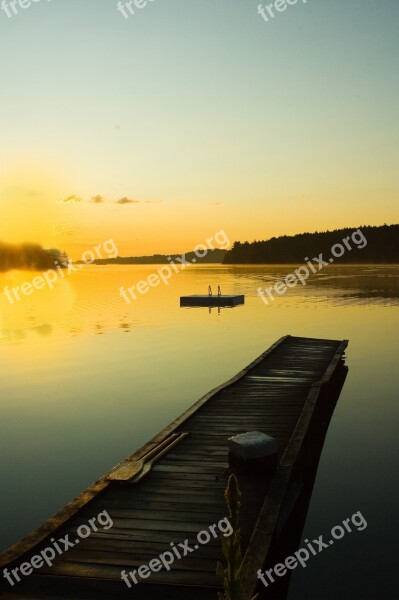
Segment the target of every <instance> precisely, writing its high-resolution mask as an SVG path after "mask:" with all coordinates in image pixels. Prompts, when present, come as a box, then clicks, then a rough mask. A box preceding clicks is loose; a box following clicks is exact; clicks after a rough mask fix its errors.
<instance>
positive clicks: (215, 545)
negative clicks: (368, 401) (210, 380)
mask: <svg viewBox="0 0 399 600" xmlns="http://www.w3.org/2000/svg"><path fill="white" fill-rule="evenodd" d="M347 343H348V342H347V341H346V340H343V341H337V340H325V339H313V338H302V337H292V336H285V337H283V338H281V339H280V340H279V341H277V342H276V343H275V344H273V345H272V346H271V347H270V348H269V349H268V350H266V352H264V353H263V354H261V355H260V356H259V357H258V358H257V359H256V360H254V361H253V362H252V363H251V364H250V365H248V366H247V367H246V368H245V369H243V370H242V371H240V372H239V373H237V374H236V375H235V376H234V377H232V378H231V379H230V380H229V381H227V382H226V383H224V384H222V385H220V386H219V387H217V388H215V389H214V390H212V391H211V392H209V393H208V394H206V395H205V396H203V397H202V398H201V399H200V400H198V402H196V403H195V404H194V405H193V406H192V407H191V408H189V409H188V410H187V411H186V412H185V413H184V414H182V415H181V416H180V417H178V418H177V419H176V420H175V421H173V422H172V423H171V424H170V425H168V426H167V427H166V428H165V429H164V430H163V431H162V432H161V433H160V434H159V435H157V436H156V437H154V438H153V439H152V440H151V441H149V442H148V443H147V444H145V445H144V446H143V447H141V448H140V449H138V450H137V451H136V452H134V453H133V454H132V455H131V456H130V457H128V458H127V459H125V460H124V461H123V462H122V463H121V464H120V465H117V466H116V467H115V468H114V469H112V470H111V471H110V472H109V473H106V474H105V475H104V476H103V477H101V478H100V479H99V480H98V481H97V482H95V483H94V484H93V485H91V486H90V487H89V488H87V489H86V490H85V491H84V492H83V493H82V494H81V495H80V496H78V497H77V498H76V499H75V500H73V501H72V502H71V503H69V504H68V505H67V506H66V507H65V508H63V509H62V510H61V511H60V512H59V513H58V514H57V515H55V516H54V517H53V518H51V519H49V521H47V523H45V524H44V525H43V526H41V527H39V529H37V530H36V531H34V532H33V533H31V534H30V535H28V536H27V537H26V538H24V539H23V540H21V541H20V542H18V543H17V544H15V545H14V546H12V547H11V548H10V549H9V550H7V551H6V552H3V553H2V554H1V555H0V569H4V568H6V567H7V568H8V569H12V568H15V567H16V566H18V565H20V564H21V563H22V562H25V561H29V560H30V558H31V557H32V556H34V555H37V554H39V553H40V551H41V550H42V549H44V548H46V547H47V546H49V545H51V542H50V539H51V538H55V539H59V538H62V537H64V536H65V535H67V534H69V535H70V536H71V539H72V538H73V536H75V537H76V531H77V528H78V527H79V526H80V525H86V524H88V523H89V519H91V518H93V517H96V515H98V514H99V513H101V512H102V511H104V510H106V511H107V512H108V514H109V515H110V517H111V518H112V520H113V527H112V528H110V529H107V530H98V531H97V532H93V533H92V534H91V536H90V537H88V538H87V539H84V540H83V539H82V540H80V543H79V545H76V546H75V547H74V548H71V549H70V550H69V551H68V552H65V553H64V554H63V555H62V556H59V557H58V559H57V560H56V562H55V563H54V565H53V566H52V567H51V568H50V567H47V566H46V567H43V568H41V569H40V570H36V571H34V573H33V574H32V575H30V576H28V577H23V578H22V581H21V583H18V584H16V585H15V586H14V587H11V586H10V585H9V584H8V583H7V582H6V581H5V580H4V579H2V581H1V583H0V598H1V599H2V600H3V599H4V600H13V599H14V600H15V599H19V600H39V599H42V600H45V599H51V600H56V599H57V600H67V599H69V600H74V599H81V600H83V599H94V598H96V599H97V600H110V599H111V598H118V599H125V598H126V599H127V598H136V599H140V600H168V599H173V600H183V599H184V600H186V599H187V598H190V600H210V599H214V598H216V597H217V594H216V592H217V591H221V581H220V579H219V578H218V577H217V576H216V574H215V568H216V562H217V561H218V560H222V553H221V544H220V540H218V539H212V540H211V541H210V542H209V543H208V544H206V545H203V546H200V547H199V548H198V550H196V552H195V553H191V554H190V555H189V556H186V557H184V558H182V559H181V560H176V561H175V563H174V564H173V565H172V566H171V570H170V571H166V570H161V571H159V572H157V573H152V574H151V576H150V577H149V578H148V579H145V580H141V581H140V583H139V584H138V585H135V586H134V588H133V589H129V588H128V587H127V586H126V585H125V583H124V582H123V581H122V580H121V571H122V570H126V571H127V572H129V571H131V570H133V569H137V568H138V567H139V566H140V565H143V564H148V563H149V562H150V561H151V560H152V559H154V558H157V557H158V556H159V555H160V554H161V553H162V552H165V551H166V550H168V549H170V543H171V542H174V543H175V544H178V543H179V542H183V541H184V540H185V539H187V538H188V539H189V540H190V545H193V544H195V540H196V536H197V534H198V533H199V532H200V531H202V530H205V529H207V528H208V527H209V526H210V525H212V524H214V523H217V522H218V520H220V519H222V518H224V517H225V516H226V514H227V513H226V506H225V500H224V494H223V493H224V489H225V487H226V483H227V477H228V475H229V472H231V467H230V465H229V459H228V441H227V440H228V438H229V437H231V436H235V435H239V434H241V433H245V432H249V431H260V432H264V433H266V434H267V435H269V436H272V437H273V438H274V439H275V440H276V442H277V448H278V461H277V467H276V470H275V471H274V473H273V474H272V475H270V476H265V475H264V474H262V473H259V474H258V475H257V476H254V475H253V474H251V473H246V472H242V471H240V472H238V473H237V478H238V482H239V487H240V489H241V492H242V510H241V532H242V550H243V557H244V558H243V563H244V564H243V573H244V582H243V583H244V598H243V600H250V598H251V597H252V595H253V593H254V592H255V591H256V589H257V586H258V584H259V581H258V579H257V570H258V569H260V568H264V567H265V565H267V564H268V563H269V564H270V561H271V560H272V559H274V558H275V556H280V555H281V553H282V554H283V556H284V552H288V551H292V550H293V549H295V547H296V544H297V543H299V540H300V535H301V530H302V526H303V523H304V520H305V517H306V511H307V507H308V504H309V500H310V497H311V490H312V487H313V482H314V478H315V474H316V470H317V463H318V460H319V457H320V453H321V449H322V447H323V442H324V437H325V434H326V431H327V425H328V423H329V420H330V418H331V415H332V412H333V410H334V406H335V403H336V401H337V399H338V397H339V393H340V390H341V388H342V385H343V382H344V380H345V376H346V371H347V368H346V367H345V365H344V352H345V348H346V346H347ZM99 443H101V441H100V440H99ZM146 465H147V467H146ZM148 465H149V468H148ZM143 473H144V474H143ZM279 553H280V554H279ZM287 555H288V553H287V554H285V556H287ZM285 581H288V578H287V577H286V578H285ZM275 585H276V587H275V588H274V589H273V593H277V589H278V587H277V586H278V585H279V584H277V583H276V584H275ZM284 585H286V584H284ZM284 593H285V592H284V590H282V592H281V594H282V595H281V598H283V597H284ZM273 597H277V596H273ZM279 597H280V596H279Z"/></svg>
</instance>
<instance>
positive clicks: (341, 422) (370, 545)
mask: <svg viewBox="0 0 399 600" xmlns="http://www.w3.org/2000/svg"><path fill="white" fill-rule="evenodd" d="M157 268H158V266H149V265H146V266H123V267H118V266H107V267H94V266H92V267H85V268H84V269H83V270H82V271H80V272H79V273H76V274H71V275H70V277H69V278H68V279H67V280H63V281H59V282H57V284H56V286H55V287H54V289H53V290H50V289H44V290H36V291H35V292H34V293H33V294H32V295H31V296H29V297H24V298H23V299H21V301H19V302H17V301H16V302H15V303H14V304H13V305H11V304H10V303H9V302H8V301H7V299H6V298H5V297H4V296H3V294H1V299H0V427H1V437H0V480H1V485H2V488H1V496H0V514H1V520H0V550H4V549H5V548H6V547H8V546H9V545H10V544H12V543H14V542H15V541H17V540H18V539H19V538H20V537H21V536H23V535H25V534H26V533H28V532H29V531H30V530H31V529H32V528H35V527H37V526H38V525H40V524H41V523H42V522H43V521H44V520H46V519H47V518H48V517H49V516H51V515H52V514H53V513H54V512H56V511H57V510H58V509H59V508H60V507H62V506H63V505H64V504H65V503H66V502H68V501H69V500H70V499H71V498H73V497H74V496H76V495H77V494H78V493H79V492H80V491H82V489H84V488H85V487H86V486H87V485H89V484H90V483H92V482H93V481H94V480H95V479H97V477H99V476H100V475H102V474H103V473H104V472H106V471H107V470H109V469H110V468H111V467H112V466H113V465H114V464H116V463H118V462H119V461H120V460H121V459H122V458H124V457H125V456H126V455H128V454H130V453H131V452H132V451H133V450H134V449H135V448H137V447H139V446H140V445H141V444H143V443H144V442H145V441H147V440H148V439H149V438H150V437H152V436H153V435H154V434H156V433H157V432H158V431H159V430H160V429H161V428H163V427H164V426H165V425H166V424H167V423H169V422H170V421H171V420H172V419H173V418H175V417H176V416H178V415H179V414H180V413H181V412H183V410H185V409H186V408H188V407H189V406H190V405H191V404H192V403H193V402H194V401H196V400H197V399H198V398H199V397H200V396H201V395H203V394H204V393H206V392H207V391H209V390H210V389H211V388H213V387H214V386H216V385H218V384H219V383H221V382H223V381H225V380H226V379H228V378H229V377H231V376H232V375H234V374H235V373H236V372H237V371H239V370H240V369H241V368H243V367H244V366H245V365H246V364H248V363H249V362H250V361H251V360H253V359H254V358H255V357H256V356H258V355H259V354H260V353H261V352H263V351H264V350H265V349H266V348H267V347H268V346H270V345H271V344H272V343H273V342H274V341H276V340H277V339H278V338H280V337H281V336H282V335H285V334H287V333H289V334H292V335H300V336H311V337H327V338H337V339H341V338H347V339H349V341H350V343H349V347H348V351H347V364H348V366H349V374H348V377H347V380H346V383H345V386H344V389H343V392H342V394H341V397H340V399H339V401H338V405H337V408H336V410H335V413H334V416H333V419H332V422H331V425H330V428H329V431H328V435H327V439H326V443H325V446H324V450H323V453H322V457H321V460H320V465H319V470H318V475H317V479H316V484H315V488H314V493H313V496H312V500H311V504H310V507H309V512H308V517H307V521H306V525H305V531H304V536H303V538H304V539H305V538H308V539H315V538H318V537H319V535H320V534H323V535H324V534H325V535H326V536H327V537H328V536H329V532H330V530H331V528H332V527H334V526H335V525H337V524H340V523H342V521H343V520H344V519H346V518H348V517H350V516H351V515H352V514H353V513H355V512H357V511H361V513H362V515H363V516H364V518H365V519H366V521H367V528H366V529H364V530H363V531H356V530H355V531H354V532H353V533H351V534H349V533H348V534H347V535H345V537H344V538H343V539H342V540H340V541H337V542H336V543H335V544H334V545H333V546H332V547H330V548H328V549H326V550H324V551H323V552H322V553H321V554H320V555H318V556H316V557H314V558H313V559H312V560H311V561H309V563H308V566H307V567H306V568H305V569H296V570H295V571H294V572H293V576H292V580H291V587H290V593H289V599H290V600H297V599H300V600H305V599H306V600H308V599H309V600H337V599H340V600H368V599H370V600H371V599H372V600H376V599H377V598H378V599H379V598H383V599H384V600H394V599H396V598H397V586H396V587H395V585H394V582H395V581H396V577H397V576H396V571H395V565H394V560H395V558H396V556H397V553H395V548H396V546H397V542H396V538H395V533H394V532H395V525H396V524H397V522H398V519H397V515H396V510H397V507H398V505H399V493H398V483H397V474H398V472H399V469H398V467H399V455H398V452H397V438H398V399H397V393H398V389H399V385H398V384H399V365H398V350H399V335H398V333H399V327H398V326H399V267H396V266H391V267H380V266H360V267H357V266H345V267H337V266H329V267H327V268H326V269H325V270H324V271H323V272H321V273H320V274H318V275H314V276H313V277H312V279H309V280H308V283H307V285H306V286H302V285H300V286H297V287H296V288H293V289H290V290H288V292H287V293H286V294H285V295H284V296H282V297H280V298H277V299H276V300H275V301H274V302H271V303H269V305H268V306H265V304H264V303H263V302H262V300H261V299H260V298H259V297H258V295H257V292H256V290H257V288H258V287H259V286H262V287H266V286H269V285H272V284H273V283H274V282H275V281H276V279H280V277H283V276H284V275H285V274H287V273H289V272H290V271H291V270H292V267H289V266H287V265H284V266H226V267H223V266H198V267H197V266H196V267H190V269H186V270H185V271H184V272H181V273H178V274H176V275H174V277H173V278H172V279H171V280H170V283H169V285H168V286H165V285H163V284H161V285H160V286H159V287H157V288H154V289H150V290H149V291H148V292H147V294H146V295H144V296H139V297H138V299H137V300H136V301H132V302H131V304H127V303H126V302H125V301H124V300H123V299H122V298H121V297H120V295H119V288H120V286H121V285H124V286H125V288H126V287H129V286H131V285H132V284H135V283H136V282H137V281H138V280H140V279H143V278H146V277H147V276H148V275H149V274H150V273H151V272H154V271H156V269H157ZM34 275H35V274H32V273H21V272H18V273H17V272H13V273H8V274H5V275H4V274H3V275H0V288H1V289H2V288H3V287H4V285H10V284H13V285H16V284H18V283H21V282H23V281H31V280H32V279H33V277H34ZM208 284H212V285H213V286H214V287H215V288H216V286H217V285H218V284H219V285H221V287H222V291H223V292H224V293H245V294H246V303H245V306H241V307H237V308H234V309H225V310H222V311H221V312H220V314H218V311H217V310H216V309H212V311H211V312H209V311H208V309H181V308H180V307H179V296H180V295H182V294H189V293H193V294H194V293H206V291H207V286H208ZM395 562H396V561H395ZM343 590H344V592H343Z"/></svg>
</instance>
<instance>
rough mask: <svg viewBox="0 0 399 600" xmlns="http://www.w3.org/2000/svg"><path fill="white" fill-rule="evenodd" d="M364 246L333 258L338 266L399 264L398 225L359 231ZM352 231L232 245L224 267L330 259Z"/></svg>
mask: <svg viewBox="0 0 399 600" xmlns="http://www.w3.org/2000/svg"><path fill="white" fill-rule="evenodd" d="M360 229H361V231H362V232H363V234H364V236H365V238H366V239H367V245H366V246H365V247H359V248H357V247H356V245H355V244H354V243H352V244H351V246H352V250H351V251H348V250H347V251H345V253H344V254H343V255H342V256H340V257H339V258H336V259H335V261H336V262H340V263H363V264H364V263H367V264H372V263H380V264H381V263H382V264H384V263H399V225H383V226H381V227H361V228H360ZM352 233H353V229H337V230H335V231H325V232H316V233H301V234H299V235H294V236H287V235H284V236H281V237H278V238H276V237H273V238H271V239H270V240H266V241H259V242H252V243H249V242H244V243H241V242H235V243H234V245H233V247H232V249H231V250H230V251H229V252H227V254H226V256H225V258H224V261H223V262H224V264H302V263H303V262H304V261H305V257H309V258H310V259H312V257H313V256H316V257H318V256H319V254H320V253H323V256H324V257H325V258H327V260H328V258H329V257H330V256H331V248H332V247H333V246H334V245H335V244H339V243H340V242H342V240H343V239H344V238H345V237H347V236H351V234H352Z"/></svg>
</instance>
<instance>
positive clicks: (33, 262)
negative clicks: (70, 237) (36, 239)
mask: <svg viewBox="0 0 399 600" xmlns="http://www.w3.org/2000/svg"><path fill="white" fill-rule="evenodd" d="M67 261H68V257H67V255H66V254H65V252H61V251H60V250H58V249H57V248H51V249H49V250H46V249H45V248H42V246H40V245H39V244H6V243H4V242H0V271H9V270H10V269H30V270H36V271H45V270H47V269H54V264H59V265H60V266H61V267H62V266H63V264H62V263H64V262H67Z"/></svg>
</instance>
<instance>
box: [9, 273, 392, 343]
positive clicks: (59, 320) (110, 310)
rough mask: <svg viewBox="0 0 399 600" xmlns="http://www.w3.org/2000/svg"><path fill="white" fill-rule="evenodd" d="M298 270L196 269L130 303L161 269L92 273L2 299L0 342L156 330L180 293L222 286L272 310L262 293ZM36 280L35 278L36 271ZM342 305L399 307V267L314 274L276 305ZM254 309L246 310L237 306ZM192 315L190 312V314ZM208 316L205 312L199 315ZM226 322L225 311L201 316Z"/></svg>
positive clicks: (17, 278) (20, 277)
mask: <svg viewBox="0 0 399 600" xmlns="http://www.w3.org/2000/svg"><path fill="white" fill-rule="evenodd" d="M295 268H297V266H295V265H267V266H262V265H254V266H252V265H240V266H231V265H229V266H223V265H205V266H194V267H191V268H189V269H187V270H185V271H184V272H181V273H178V274H176V275H175V277H174V279H172V280H171V281H170V284H169V285H168V286H159V287H157V288H156V289H150V290H149V292H148V293H147V294H146V295H143V296H138V298H137V300H135V301H133V300H132V301H131V303H130V304H127V303H126V302H125V301H124V300H123V298H121V296H120V295H119V288H120V287H121V286H122V285H123V286H125V287H127V286H128V285H131V284H132V282H135V281H136V282H137V281H139V280H141V279H145V278H146V277H147V276H148V274H150V273H151V272H152V271H153V270H154V267H153V266H151V265H145V266H141V265H134V266H116V265H115V266H107V267H95V266H91V267H87V268H85V269H84V270H82V271H81V272H79V274H78V275H77V276H75V277H74V278H73V277H71V278H69V280H68V281H66V280H65V281H60V282H58V283H57V285H56V286H55V287H54V289H53V290H50V289H44V290H36V291H35V293H34V294H33V295H31V296H29V297H23V298H21V301H20V302H17V303H14V304H13V305H11V304H10V303H9V302H8V301H7V299H6V298H5V297H4V295H0V339H3V340H4V341H10V340H12V341H22V340H24V339H25V338H26V336H27V335H29V333H31V332H33V331H35V329H34V328H32V323H37V324H39V325H38V327H42V328H43V327H44V328H45V329H42V331H41V332H40V331H39V330H38V331H37V333H39V335H48V334H49V333H51V332H53V333H54V332H57V333H59V334H66V335H69V336H71V337H76V336H80V335H84V334H95V335H104V334H108V333H110V332H112V331H120V332H123V333H130V332H131V331H132V329H134V328H136V327H138V326H143V325H146V324H147V325H154V324H155V323H156V322H160V321H162V320H163V319H164V318H165V319H168V318H169V317H168V315H170V314H172V313H174V310H175V307H176V303H178V299H179V296H180V295H185V294H198V293H201V292H202V291H203V290H204V289H206V286H207V285H211V287H213V288H215V289H216V288H217V286H218V285H221V287H222V289H223V290H224V291H225V293H227V292H228V293H229V294H230V293H231V294H245V295H246V297H247V298H253V299H256V301H257V302H258V303H259V307H262V308H265V306H264V304H263V303H262V300H261V299H260V298H259V296H258V293H257V289H258V288H259V287H262V288H267V287H269V286H273V285H274V284H275V283H276V282H277V281H280V280H284V278H285V277H286V275H288V274H289V273H292V272H293V271H294V269H295ZM29 277H30V278H32V273H29ZM29 277H28V275H27V274H26V273H24V272H13V275H12V281H13V282H14V283H15V282H22V281H25V280H26V279H27V278H29ZM8 284H9V281H8V276H7V274H2V275H0V289H2V288H3V287H4V286H5V285H8ZM309 303H310V304H311V305H315V304H319V303H322V304H330V305H335V306H349V305H351V306H364V305H373V304H374V305H380V306H394V305H398V304H399V267H398V266H397V265H388V266H375V265H366V266H364V265H363V266H353V265H346V266H342V267H339V266H335V265H334V266H328V267H326V268H325V269H324V270H323V271H321V272H319V273H316V274H314V275H311V276H310V277H309V279H308V280H307V282H306V285H302V284H300V283H298V284H297V286H296V287H295V288H290V289H288V290H287V292H286V293H285V295H284V296H281V297H276V296H275V299H274V301H273V302H272V303H269V305H268V307H267V308H268V309H269V308H270V304H273V306H275V307H276V308H277V307H278V308H279V309H281V308H283V309H284V308H290V307H296V306H297V307H301V306H303V307H304V306H306V305H308V304H309ZM234 309H235V310H234V313H237V312H238V310H240V311H245V310H247V309H246V307H245V306H243V307H234ZM186 310H187V309H186ZM196 310H200V309H196ZM206 310H207V311H208V314H210V315H212V314H216V315H217V316H223V315H225V314H226V313H222V310H225V307H215V308H209V309H208V308H205V309H202V310H200V314H204V311H206Z"/></svg>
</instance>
